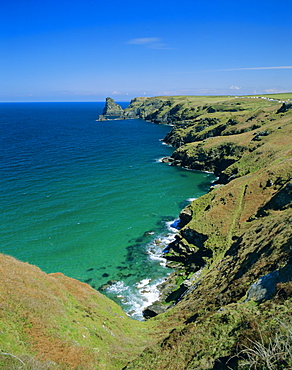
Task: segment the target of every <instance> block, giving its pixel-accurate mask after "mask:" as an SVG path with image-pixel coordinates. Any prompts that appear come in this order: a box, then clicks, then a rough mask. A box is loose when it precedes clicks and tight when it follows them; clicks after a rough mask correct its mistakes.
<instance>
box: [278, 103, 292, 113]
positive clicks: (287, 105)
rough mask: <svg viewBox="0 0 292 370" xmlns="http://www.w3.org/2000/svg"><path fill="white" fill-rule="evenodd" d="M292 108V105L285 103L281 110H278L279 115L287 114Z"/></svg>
mask: <svg viewBox="0 0 292 370" xmlns="http://www.w3.org/2000/svg"><path fill="white" fill-rule="evenodd" d="M291 108H292V103H283V104H282V106H281V108H279V109H278V110H277V113H286V112H287V111H288V110H289V109H291Z"/></svg>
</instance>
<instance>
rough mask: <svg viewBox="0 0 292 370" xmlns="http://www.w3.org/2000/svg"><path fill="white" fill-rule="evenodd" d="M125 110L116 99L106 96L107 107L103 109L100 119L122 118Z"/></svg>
mask: <svg viewBox="0 0 292 370" xmlns="http://www.w3.org/2000/svg"><path fill="white" fill-rule="evenodd" d="M123 114H124V110H123V108H122V107H121V106H120V105H119V104H117V103H116V102H115V101H114V99H112V98H106V101H105V107H104V109H103V112H102V115H100V116H99V118H98V120H99V121H105V120H107V119H109V118H111V119H112V118H121V117H123Z"/></svg>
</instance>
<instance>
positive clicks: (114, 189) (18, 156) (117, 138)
mask: <svg viewBox="0 0 292 370" xmlns="http://www.w3.org/2000/svg"><path fill="white" fill-rule="evenodd" d="M120 104H121V105H122V106H123V107H126V106H127V105H128V104H127V103H120ZM103 107H104V103H103V102H102V103H1V104H0V142H1V143H0V153H1V155H0V168H1V183H0V191H1V206H2V211H1V213H0V232H1V252H2V253H5V254H8V255H11V256H13V257H15V258H18V259H19V260H21V261H24V262H29V263H31V264H34V265H36V266H38V267H39V268H41V269H42V270H43V271H45V272H47V273H53V272H62V273H64V274H65V275H67V276H69V277H72V278H75V279H78V280H80V281H82V282H86V283H88V284H90V285H91V286H92V287H93V288H94V289H97V290H98V289H101V287H102V292H103V293H104V294H106V295H107V296H109V297H110V298H111V299H113V300H115V301H116V302H117V303H118V304H120V305H121V306H122V307H123V309H124V310H125V311H126V312H127V313H128V314H129V315H130V316H131V317H133V318H134V319H141V318H142V310H143V308H144V307H145V306H147V305H149V304H151V303H152V302H153V301H154V300H156V299H157V297H158V291H157V284H159V283H160V282H162V281H163V280H164V279H165V277H166V276H167V275H168V274H169V273H170V272H171V270H170V269H168V268H166V267H165V261H164V259H163V254H162V250H163V248H164V247H165V246H166V245H167V243H169V241H171V240H172V239H173V238H174V235H175V232H176V230H175V228H173V227H172V225H173V222H174V221H175V220H176V219H177V218H178V216H179V212H180V210H181V209H182V208H183V207H184V206H186V205H187V204H188V202H189V201H190V200H191V199H193V198H197V197H199V196H201V195H202V194H204V193H206V192H207V191H208V189H209V187H210V184H211V182H212V181H214V179H215V177H214V175H213V174H209V173H203V172H195V171H187V170H184V169H182V168H179V167H173V166H169V165H168V164H165V163H161V161H160V159H161V158H162V157H165V156H168V155H170V154H171V153H172V151H173V148H171V147H169V146H167V145H165V144H163V142H162V139H163V138H164V137H165V135H166V134H167V132H169V130H170V127H169V126H167V125H157V124H153V123H150V122H146V121H143V120H139V119H132V120H110V121H103V122H98V121H97V118H98V115H99V114H101V113H102V110H103ZM109 282H110V283H109ZM106 287H107V288H106Z"/></svg>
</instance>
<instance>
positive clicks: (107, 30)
mask: <svg viewBox="0 0 292 370" xmlns="http://www.w3.org/2000/svg"><path fill="white" fill-rule="evenodd" d="M290 9H291V2H290V0H289V1H288V0H277V1H276V0H273V1H270V0H266V1H264V0H253V1H249V0H246V1H242V0H232V1H229V0H222V1H220V0H216V1H215V0H214V1H213V0H210V1H208V0H205V1H203V0H201V1H198V0H188V1H185V0H180V1H173V0H168V1H161V0H155V1H153V0H148V1H139V0H138V1H132V0H129V1H127V2H122V1H116V0H111V1H98V0H95V1H93V0H82V1H81V0H70V1H69V0H58V1H56V0H50V1H47V0H22V1H19V0H9V1H8V0H4V1H3V2H2V3H1V7H0V53H1V54H0V101H2V102H3V101H103V100H104V99H105V97H107V96H111V97H113V98H114V99H115V100H116V101H129V100H130V99H132V98H133V97H136V96H143V95H146V96H157V95H219V94H238V95H240V94H253V93H260V94H262V93H269V92H284V91H285V92H286V91H292V47H291V39H292V20H291V11H290Z"/></svg>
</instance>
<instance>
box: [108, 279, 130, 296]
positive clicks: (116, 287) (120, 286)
mask: <svg viewBox="0 0 292 370" xmlns="http://www.w3.org/2000/svg"><path fill="white" fill-rule="evenodd" d="M127 289H128V287H127V286H126V285H125V283H124V282H123V281H117V282H116V283H114V284H112V285H111V286H109V287H108V288H107V289H106V291H107V292H108V293H112V294H120V293H122V292H124V291H126V290H127Z"/></svg>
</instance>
